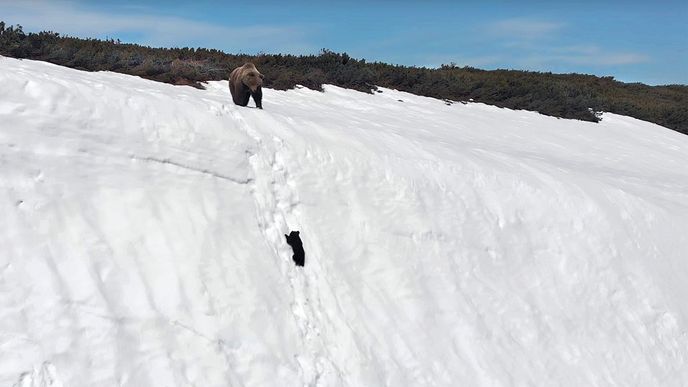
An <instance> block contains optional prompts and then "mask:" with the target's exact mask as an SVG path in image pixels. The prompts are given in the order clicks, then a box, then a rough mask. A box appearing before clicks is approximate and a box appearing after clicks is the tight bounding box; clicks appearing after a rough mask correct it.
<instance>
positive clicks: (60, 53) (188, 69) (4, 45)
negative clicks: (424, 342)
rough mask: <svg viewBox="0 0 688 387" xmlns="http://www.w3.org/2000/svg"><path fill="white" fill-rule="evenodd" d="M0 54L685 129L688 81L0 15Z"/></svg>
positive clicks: (174, 78) (183, 78) (159, 75)
mask: <svg viewBox="0 0 688 387" xmlns="http://www.w3.org/2000/svg"><path fill="white" fill-rule="evenodd" d="M0 55H4V56H10V57H15V58H28V59H36V60H44V61H48V62H51V63H55V64H59V65H63V66H68V67H72V68H77V69H82V70H88V71H103V70H108V71H116V72H120V73H125V74H131V75H138V76H141V77H144V78H147V79H152V80H156V81H161V82H167V83H171V84H175V85H190V86H195V87H203V86H202V82H205V81H211V80H221V79H227V77H228V76H229V71H230V69H233V68H236V67H237V66H241V65H243V64H244V63H245V62H253V63H254V64H255V65H256V66H257V67H258V68H260V69H261V72H262V73H263V74H265V81H264V83H263V85H264V86H265V87H268V88H275V89H280V90H286V89H290V88H293V87H294V86H295V85H297V84H301V85H303V86H306V87H308V88H311V89H314V90H322V85H323V84H325V83H329V84H334V85H337V86H341V87H346V88H352V89H356V90H360V91H364V92H368V93H370V92H372V90H373V89H374V88H375V86H382V87H389V88H394V89H398V90H402V91H408V92H410V93H414V94H418V95H423V96H428V97H435V98H439V99H447V100H454V101H459V100H461V101H464V100H468V99H473V100H474V101H477V102H484V103H487V104H492V105H497V106H501V107H507V108H511V109H525V110H533V111H538V112H540V113H542V114H547V115H551V116H556V117H562V118H574V119H580V120H586V121H598V120H599V118H598V117H597V116H596V115H595V114H594V112H595V111H606V112H612V113H618V114H623V115H627V116H631V117H635V118H638V119H642V120H646V121H650V122H654V123H657V124H659V125H663V126H666V127H668V128H671V129H674V130H676V131H679V132H682V133H687V134H688V86H684V85H669V86H648V85H644V84H639V83H630V84H629V83H622V82H618V81H615V80H614V79H613V78H612V77H597V76H593V75H583V74H552V73H539V72H530V71H515V70H494V71H486V70H479V69H475V68H472V67H458V66H456V65H455V64H449V65H442V66H441V67H440V68H438V69H428V68H424V67H406V66H396V65H389V64H385V63H377V62H376V63H366V61H365V60H359V59H354V58H351V57H350V56H349V55H347V54H346V53H341V54H340V53H335V52H332V51H329V50H322V52H321V53H320V54H319V55H306V56H294V55H284V54H259V55H244V54H240V55H233V54H226V53H224V52H222V51H219V50H215V49H205V48H189V47H184V48H151V47H144V46H140V45H136V44H126V43H122V42H120V41H119V40H114V39H109V40H98V39H80V38H73V37H68V36H61V35H60V34H59V33H56V32H52V31H44V32H39V33H28V34H27V33H25V32H24V31H23V29H22V27H21V26H14V27H13V26H7V25H6V24H5V23H4V22H0Z"/></svg>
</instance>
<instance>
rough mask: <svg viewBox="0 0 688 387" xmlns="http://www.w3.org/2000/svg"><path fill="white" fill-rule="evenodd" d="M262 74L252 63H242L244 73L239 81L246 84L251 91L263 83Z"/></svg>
mask: <svg viewBox="0 0 688 387" xmlns="http://www.w3.org/2000/svg"><path fill="white" fill-rule="evenodd" d="M263 78H264V76H263V74H261V73H260V72H259V71H258V69H256V66H254V65H253V63H246V64H245V65H244V73H243V77H242V79H241V82H242V83H243V84H244V85H246V86H247V87H248V88H249V89H251V91H252V92H254V93H255V92H256V90H257V89H258V88H259V87H260V86H262V85H263Z"/></svg>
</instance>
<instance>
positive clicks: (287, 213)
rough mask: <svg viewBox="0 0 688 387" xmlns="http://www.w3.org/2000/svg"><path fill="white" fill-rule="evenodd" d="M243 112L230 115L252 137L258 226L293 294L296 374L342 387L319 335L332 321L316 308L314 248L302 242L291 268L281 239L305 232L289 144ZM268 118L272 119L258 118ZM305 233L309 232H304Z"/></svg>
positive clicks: (318, 301) (311, 383)
mask: <svg viewBox="0 0 688 387" xmlns="http://www.w3.org/2000/svg"><path fill="white" fill-rule="evenodd" d="M242 113H244V112H243V111H242V112H240V111H234V112H232V117H233V119H234V120H236V121H238V122H239V126H240V127H241V128H242V129H243V130H245V131H246V133H247V134H248V135H249V136H251V137H252V138H253V139H254V140H255V141H256V146H255V153H253V154H251V155H250V156H249V165H250V166H251V168H252V173H253V180H252V183H251V184H250V187H251V193H252V195H253V198H254V201H255V206H256V217H257V220H258V225H259V227H260V228H261V233H262V234H263V235H264V238H265V241H266V243H268V244H269V245H270V248H271V249H272V250H273V251H274V256H273V257H274V259H275V261H276V262H275V264H276V265H279V266H280V269H281V271H282V273H284V275H285V276H286V277H287V278H288V279H289V283H290V285H291V288H292V289H291V290H292V292H293V295H294V298H293V302H292V305H291V309H292V313H293V314H294V319H295V322H296V325H297V327H298V329H299V334H300V336H301V340H300V341H301V348H298V349H297V353H295V355H294V357H295V360H296V363H297V364H298V367H299V372H300V375H301V378H302V380H303V382H304V385H305V386H313V387H315V386H335V385H341V384H342V378H341V374H340V372H339V370H338V369H337V368H336V366H335V364H334V363H333V362H332V360H331V359H330V356H329V351H328V349H327V345H326V342H327V340H326V338H324V337H323V335H322V333H321V332H322V330H321V328H322V326H323V324H329V323H331V322H329V321H327V320H326V319H323V314H322V313H321V312H320V310H319V309H320V308H322V302H321V299H320V294H319V291H318V286H317V285H316V286H311V283H312V282H313V281H316V283H317V281H318V278H317V275H318V271H319V270H320V266H319V265H317V263H316V262H315V261H317V259H318V255H317V254H314V252H317V250H318V249H312V251H311V250H309V245H308V240H306V242H305V243H306V245H305V246H304V249H305V250H306V255H307V260H308V261H309V262H308V264H307V265H306V266H305V267H296V265H295V264H294V262H293V260H292V249H291V247H290V246H289V245H287V243H286V239H285V237H284V235H285V233H288V232H290V231H291V230H307V228H306V227H305V224H302V223H301V218H300V213H299V208H298V206H299V197H298V193H297V189H296V186H295V184H294V180H293V179H292V177H291V175H290V170H289V167H288V165H290V159H289V154H290V153H289V149H288V145H286V144H285V142H284V141H283V140H282V139H281V138H279V137H277V136H272V138H267V139H266V138H264V137H263V136H262V135H261V134H260V133H258V132H257V131H256V130H255V129H256V128H260V127H261V124H262V125H280V123H278V122H277V121H275V120H272V119H269V118H266V117H262V116H258V115H255V114H252V117H251V118H250V120H251V121H252V124H251V125H249V124H248V123H247V122H246V121H245V120H249V118H246V119H245V118H244V116H243V114H242ZM251 113H253V112H251ZM260 113H264V112H260ZM267 119H269V120H270V121H271V122H269V123H268V122H262V121H263V120H267ZM253 120H257V121H258V122H253ZM304 235H311V234H310V233H308V231H304ZM304 238H307V237H305V236H304ZM311 241H313V239H311ZM329 331H332V329H329Z"/></svg>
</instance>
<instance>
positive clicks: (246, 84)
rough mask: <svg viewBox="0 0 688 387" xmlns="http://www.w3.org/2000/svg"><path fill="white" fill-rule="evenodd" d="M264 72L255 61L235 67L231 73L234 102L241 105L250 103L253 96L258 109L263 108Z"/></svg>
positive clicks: (230, 89)
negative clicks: (255, 64) (254, 63)
mask: <svg viewBox="0 0 688 387" xmlns="http://www.w3.org/2000/svg"><path fill="white" fill-rule="evenodd" d="M262 85H263V74H261V73H260V72H259V71H258V70H257V69H256V66H254V65H253V63H246V64H245V65H243V66H241V67H237V68H235V69H234V70H233V71H232V73H231V74H229V92H230V93H232V99H233V100H234V103H235V104H237V105H239V106H246V105H248V100H249V99H250V97H251V96H253V101H254V102H255V103H256V107H257V108H258V109H262V108H263V102H262V99H263V91H262V90H261V89H260V87H261V86H262Z"/></svg>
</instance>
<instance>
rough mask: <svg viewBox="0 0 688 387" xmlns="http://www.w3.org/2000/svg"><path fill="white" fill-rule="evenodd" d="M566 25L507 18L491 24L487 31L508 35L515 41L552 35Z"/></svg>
mask: <svg viewBox="0 0 688 387" xmlns="http://www.w3.org/2000/svg"><path fill="white" fill-rule="evenodd" d="M565 26H566V24H565V23H560V22H554V21H544V20H532V19H507V20H501V21H498V22H494V23H491V24H489V25H488V26H487V32H488V34H489V35H491V36H494V37H508V38H510V39H512V40H515V41H522V40H525V41H530V40H537V39H541V38H545V37H548V36H551V34H553V33H555V32H557V31H559V30H561V29H562V28H564V27H565Z"/></svg>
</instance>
